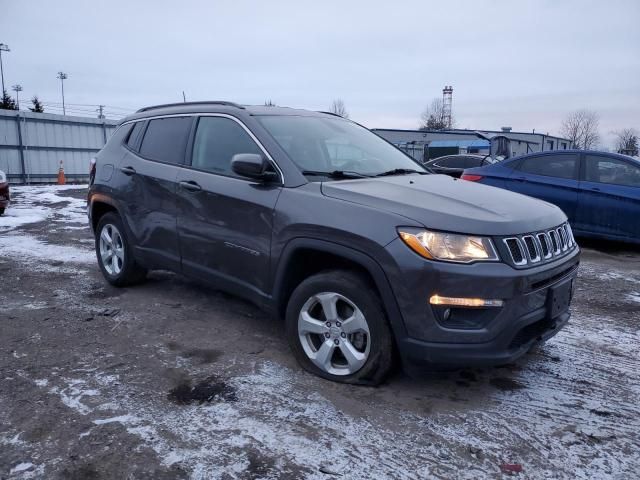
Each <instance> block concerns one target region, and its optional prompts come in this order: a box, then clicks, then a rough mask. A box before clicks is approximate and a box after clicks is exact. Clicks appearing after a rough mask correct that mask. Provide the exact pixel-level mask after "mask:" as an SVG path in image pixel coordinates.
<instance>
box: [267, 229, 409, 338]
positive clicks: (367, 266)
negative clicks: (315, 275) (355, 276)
mask: <svg viewBox="0 0 640 480" xmlns="http://www.w3.org/2000/svg"><path fill="white" fill-rule="evenodd" d="M302 249H305V250H318V251H321V252H325V253H330V254H332V255H335V256H338V257H343V258H345V259H346V260H349V261H351V262H353V263H356V264H358V265H359V266H360V267H362V268H363V269H364V270H365V271H367V272H368V273H369V275H370V276H371V278H372V279H373V282H374V283H375V286H376V288H377V289H378V292H380V297H381V300H382V304H383V306H384V309H385V313H386V314H387V318H388V319H389V323H390V325H391V329H392V331H393V334H394V337H395V339H396V341H397V340H399V339H402V338H405V337H406V336H407V329H406V327H405V325H404V321H403V319H402V314H401V312H400V308H399V307H398V302H397V300H396V297H395V295H394V294H393V290H392V289H391V285H390V284H389V279H388V278H387V276H386V274H385V273H384V270H383V268H382V267H381V266H380V263H379V262H378V261H377V260H375V259H374V258H372V257H371V256H370V255H368V254H366V253H364V252H362V251H360V250H356V249H354V248H352V247H348V246H346V245H342V244H339V243H334V242H330V241H327V240H318V239H313V238H306V237H298V238H294V239H292V240H290V241H289V242H288V243H287V244H286V245H285V247H284V248H283V250H282V253H281V255H280V258H279V261H278V264H277V267H276V270H275V275H274V276H273V296H272V298H273V305H274V312H277V311H278V308H279V305H280V304H281V302H282V300H283V296H284V292H283V285H284V283H285V282H284V279H285V276H286V274H287V270H288V265H289V263H290V261H291V258H292V256H293V255H294V254H295V253H296V252H297V251H299V250H302Z"/></svg>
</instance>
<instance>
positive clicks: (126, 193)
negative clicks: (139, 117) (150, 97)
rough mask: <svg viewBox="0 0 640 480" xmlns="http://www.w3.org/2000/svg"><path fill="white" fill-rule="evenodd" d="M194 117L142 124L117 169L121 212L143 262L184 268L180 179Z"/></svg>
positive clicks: (143, 122) (158, 265) (151, 264)
mask: <svg viewBox="0 0 640 480" xmlns="http://www.w3.org/2000/svg"><path fill="white" fill-rule="evenodd" d="M192 123H193V117H190V116H175V117H165V118H156V119H152V120H148V121H142V122H138V123H137V124H136V125H135V126H134V127H133V129H132V130H131V134H130V136H129V139H128V141H127V144H126V146H127V153H126V154H125V156H124V157H123V158H122V160H121V161H120V165H119V168H118V171H117V173H116V174H117V175H118V176H119V177H118V184H119V188H118V194H119V197H120V204H121V205H122V213H123V216H124V218H125V221H126V224H127V226H128V227H129V230H130V233H131V235H132V237H133V238H132V240H133V243H134V245H135V247H134V248H135V250H136V256H137V257H138V258H139V259H141V260H142V261H143V263H145V264H148V265H149V266H154V267H163V268H168V269H171V270H179V269H180V250H179V246H178V234H177V230H176V177H177V175H178V165H182V164H184V161H185V150H186V146H187V140H188V137H189V133H190V130H191V125H192Z"/></svg>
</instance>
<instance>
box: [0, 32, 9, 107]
mask: <svg viewBox="0 0 640 480" xmlns="http://www.w3.org/2000/svg"><path fill="white" fill-rule="evenodd" d="M10 51H11V50H9V45H5V44H4V43H0V76H2V94H3V95H4V70H3V69H2V52H10Z"/></svg>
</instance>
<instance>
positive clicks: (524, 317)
mask: <svg viewBox="0 0 640 480" xmlns="http://www.w3.org/2000/svg"><path fill="white" fill-rule="evenodd" d="M338 147H339V148H338ZM336 165H339V169H338V168H336ZM426 173H427V172H426V171H425V170H424V168H423V167H422V166H421V165H420V164H419V163H418V162H416V161H415V160H414V159H412V158H411V157H409V156H408V155H406V154H404V153H403V152H401V151H400V150H398V149H397V148H395V147H394V146H392V145H391V144H389V143H387V142H386V141H384V140H382V139H381V138H379V137H378V136H377V135H375V134H373V133H371V132H370V131H369V130H367V129H365V128H363V127H361V126H359V125H357V124H355V123H353V122H351V121H349V120H345V119H343V118H340V117H338V116H335V115H331V114H324V113H317V112H308V111H304V110H294V109H289V108H279V107H250V106H246V107H245V106H240V105H236V104H232V103H228V102H196V103H180V104H172V105H161V106H156V107H148V108H144V109H142V110H139V111H138V112H137V113H135V114H134V115H132V116H129V117H127V118H126V119H125V120H124V121H123V122H122V123H121V125H120V126H119V127H118V128H117V130H116V131H115V133H114V134H113V136H112V137H111V139H110V140H109V142H108V143H107V145H106V146H105V147H104V148H103V149H102V150H101V151H100V152H99V153H98V154H97V156H96V174H95V178H94V182H93V183H92V185H91V186H90V189H89V198H88V200H89V208H88V212H89V220H90V225H91V227H92V229H93V231H94V233H95V248H96V254H97V260H98V264H99V266H100V269H101V271H102V273H103V275H104V277H105V278H106V280H107V281H108V282H109V283H111V284H113V285H116V286H125V285H131V284H133V283H136V282H139V281H142V280H143V279H144V278H145V274H146V272H147V270H149V269H158V268H162V269H169V270H173V271H176V272H181V273H182V274H184V275H187V276H191V277H194V278H197V279H200V280H202V281H205V282H208V283H209V284H211V285H213V286H214V287H215V288H219V289H223V290H226V291H229V292H231V293H234V294H237V295H240V296H243V297H245V298H247V299H249V300H250V301H252V302H255V303H256V304H258V305H260V306H262V307H264V308H266V309H267V310H268V311H270V312H272V313H273V315H274V316H276V317H278V318H284V328H283V332H282V333H283V336H286V338H287V339H288V341H289V343H290V345H291V349H292V351H293V353H294V355H295V356H296V358H297V359H298V361H299V362H300V364H301V365H302V366H303V367H304V368H305V369H307V370H309V371H311V372H313V373H315V374H317V375H320V376H322V377H324V378H327V379H331V380H336V381H341V382H348V383H361V384H378V383H380V382H381V381H382V380H383V379H384V378H385V376H386V374H387V373H388V372H389V370H390V369H391V368H392V365H393V361H394V358H395V357H396V352H397V353H398V354H399V357H400V358H401V359H402V361H403V364H404V365H405V367H407V368H410V369H413V368H415V367H417V366H420V367H422V366H424V365H430V366H433V365H445V366H447V367H451V366H461V365H463V366H469V365H491V364H504V363H508V362H510V361H512V360H514V359H516V358H518V357H520V356H521V355H523V354H524V353H525V352H527V351H528V350H529V349H530V348H531V347H532V346H533V345H535V344H537V343H539V342H541V341H544V340H546V339H548V338H550V337H551V336H553V335H554V334H556V333H557V332H558V330H559V329H560V328H562V327H563V326H564V325H565V324H566V322H567V321H568V319H569V310H568V308H569V303H570V301H571V295H572V291H573V282H574V279H575V277H576V270H577V266H578V257H579V249H578V247H577V245H576V244H575V242H574V240H573V236H572V235H571V229H570V228H569V226H568V224H567V222H566V216H565V215H564V214H563V213H562V211H561V210H560V209H559V208H557V207H555V206H553V205H550V204H548V203H545V202H540V201H539V200H535V199H532V198H530V197H526V196H523V195H517V194H514V193H511V192H507V191H506V190H500V189H496V188H490V187H487V186H485V185H478V184H475V183H472V182H463V181H461V180H459V179H453V178H449V177H445V176H441V175H428V174H426ZM549 238H555V239H556V241H557V242H559V243H557V244H554V245H555V246H554V248H551V246H550V243H549ZM555 247H557V248H555ZM540 252H541V253H540Z"/></svg>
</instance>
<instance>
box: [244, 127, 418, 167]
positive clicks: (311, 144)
mask: <svg viewBox="0 0 640 480" xmlns="http://www.w3.org/2000/svg"><path fill="white" fill-rule="evenodd" d="M256 118H258V120H259V121H260V123H262V125H263V126H264V127H265V128H266V129H267V130H268V132H269V133H270V134H271V135H272V136H273V137H274V138H275V139H276V141H277V142H278V144H279V145H280V146H281V147H282V148H283V149H284V151H285V152H287V154H288V155H289V157H290V158H291V159H292V160H293V161H294V162H295V164H296V165H297V166H298V167H299V168H300V169H301V170H302V171H303V172H305V174H306V175H307V176H311V177H318V176H320V177H322V172H327V173H331V172H346V173H348V174H351V175H353V176H358V175H359V176H370V175H379V174H381V173H385V172H390V171H392V170H394V171H395V170H402V171H404V170H416V171H419V172H421V173H424V172H425V170H424V168H423V167H422V166H421V165H420V164H418V163H417V162H415V161H414V160H412V159H411V158H410V157H408V156H407V155H405V154H404V153H402V152H401V151H399V150H397V149H396V148H395V147H393V146H392V145H390V144H388V143H387V142H386V141H384V140H382V139H381V138H380V137H378V136H377V135H375V134H374V133H371V132H370V131H369V130H367V129H366V128H363V127H361V126H359V125H356V124H355V123H353V122H350V121H348V120H344V119H341V118H325V117H303V116H294V115H291V116H289V115H287V116H285V115H273V116H271V115H267V116H258V117H256ZM312 172H313V173H312ZM394 173H398V174H401V173H404V172H394ZM329 176H330V175H329ZM344 178H348V176H345V177H344Z"/></svg>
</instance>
